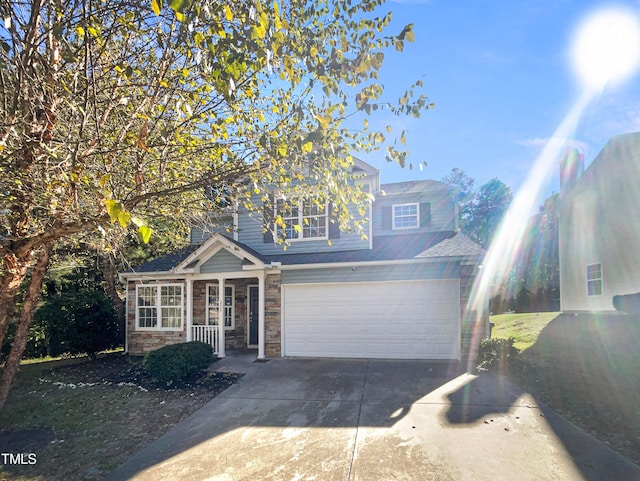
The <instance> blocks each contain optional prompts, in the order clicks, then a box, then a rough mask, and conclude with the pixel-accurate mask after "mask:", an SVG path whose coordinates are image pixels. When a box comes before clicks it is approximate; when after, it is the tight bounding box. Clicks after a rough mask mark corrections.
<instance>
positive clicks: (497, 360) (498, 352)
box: [478, 337, 520, 371]
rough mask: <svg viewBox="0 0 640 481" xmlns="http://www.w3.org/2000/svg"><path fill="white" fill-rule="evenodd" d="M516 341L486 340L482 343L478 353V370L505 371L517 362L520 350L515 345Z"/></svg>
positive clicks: (511, 339) (512, 339)
mask: <svg viewBox="0 0 640 481" xmlns="http://www.w3.org/2000/svg"><path fill="white" fill-rule="evenodd" d="M514 342H515V339H514V338H512V337H510V338H509V339H497V338H492V339H484V340H483V341H481V342H480V350H479V352H478V369H480V370H489V369H496V368H499V369H500V371H505V370H507V369H508V368H509V366H510V365H511V364H513V362H514V361H515V359H516V357H517V356H518V353H519V352H520V350H519V349H518V348H517V347H515V346H514V345H513V343H514Z"/></svg>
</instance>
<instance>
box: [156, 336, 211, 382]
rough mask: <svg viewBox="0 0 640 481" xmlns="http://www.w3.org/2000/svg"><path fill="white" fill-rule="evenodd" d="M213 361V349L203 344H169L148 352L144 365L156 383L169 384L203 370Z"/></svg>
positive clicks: (197, 342) (194, 342)
mask: <svg viewBox="0 0 640 481" xmlns="http://www.w3.org/2000/svg"><path fill="white" fill-rule="evenodd" d="M212 361H213V348H212V347H211V346H210V345H209V344H207V343H204V342H200V341H193V342H184V343H180V344H171V345H169V346H165V347H161V348H160V349H156V350H155V351H151V352H148V353H147V354H146V355H145V357H144V364H145V366H146V368H147V370H148V371H149V374H151V375H152V376H153V377H154V378H156V379H157V380H158V381H160V382H163V383H166V384H171V383H173V382H176V381H179V380H181V379H184V378H186V377H188V376H191V375H193V374H195V373H196V372H198V371H201V370H202V369H205V368H206V367H207V366H209V364H211V362H212Z"/></svg>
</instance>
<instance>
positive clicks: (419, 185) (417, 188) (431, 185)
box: [380, 180, 455, 195]
mask: <svg viewBox="0 0 640 481" xmlns="http://www.w3.org/2000/svg"><path fill="white" fill-rule="evenodd" d="M380 189H381V190H382V191H384V193H385V194H386V195H395V194H407V193H411V192H426V191H429V190H434V189H447V190H455V188H454V187H452V186H450V185H449V184H445V183H444V182H439V181H437V180H410V181H407V182H394V183H392V184H381V185H380Z"/></svg>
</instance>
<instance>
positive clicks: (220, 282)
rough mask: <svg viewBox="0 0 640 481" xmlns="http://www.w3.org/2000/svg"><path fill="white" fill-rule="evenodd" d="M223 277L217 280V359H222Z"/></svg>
mask: <svg viewBox="0 0 640 481" xmlns="http://www.w3.org/2000/svg"><path fill="white" fill-rule="evenodd" d="M224 356H225V354H224V277H221V278H219V279H218V357H224Z"/></svg>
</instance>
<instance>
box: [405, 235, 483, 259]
mask: <svg viewBox="0 0 640 481" xmlns="http://www.w3.org/2000/svg"><path fill="white" fill-rule="evenodd" d="M484 254H485V250H484V249H483V248H482V247H480V246H479V245H478V244H476V243H475V242H474V241H472V240H471V239H469V238H468V237H467V236H466V235H464V234H462V233H460V232H459V233H457V234H456V235H454V236H453V237H450V238H448V239H444V240H443V241H442V242H439V243H438V244H435V245H433V246H431V247H429V248H428V249H426V250H424V251H423V252H421V253H420V254H418V255H417V256H416V257H418V258H421V259H424V258H428V257H461V256H465V257H467V256H471V257H482V256H484Z"/></svg>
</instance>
